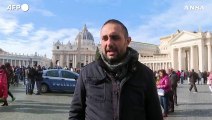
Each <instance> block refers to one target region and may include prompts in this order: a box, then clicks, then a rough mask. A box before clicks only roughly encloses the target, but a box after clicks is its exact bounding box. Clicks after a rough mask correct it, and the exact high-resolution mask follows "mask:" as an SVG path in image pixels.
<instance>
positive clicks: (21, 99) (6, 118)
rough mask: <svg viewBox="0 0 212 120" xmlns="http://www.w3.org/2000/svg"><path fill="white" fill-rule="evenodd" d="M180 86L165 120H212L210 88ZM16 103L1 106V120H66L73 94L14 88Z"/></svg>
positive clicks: (20, 87) (205, 86) (21, 87)
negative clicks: (194, 89) (27, 92)
mask: <svg viewBox="0 0 212 120" xmlns="http://www.w3.org/2000/svg"><path fill="white" fill-rule="evenodd" d="M188 88H189V85H179V87H178V104H179V106H176V107H175V112H174V113H170V114H169V117H167V118H166V119H165V120H212V94H211V93H210V92H209V89H208V86H207V85H197V88H198V93H193V92H189V91H188ZM11 90H12V93H13V94H14V95H15V97H16V100H15V101H14V102H11V98H10V97H8V100H9V102H10V105H9V106H8V107H1V106H0V120H67V118H68V110H69V107H70V102H71V97H72V94H69V93H65V94H64V93H47V94H43V95H25V92H24V87H23V86H19V87H12V88H11Z"/></svg>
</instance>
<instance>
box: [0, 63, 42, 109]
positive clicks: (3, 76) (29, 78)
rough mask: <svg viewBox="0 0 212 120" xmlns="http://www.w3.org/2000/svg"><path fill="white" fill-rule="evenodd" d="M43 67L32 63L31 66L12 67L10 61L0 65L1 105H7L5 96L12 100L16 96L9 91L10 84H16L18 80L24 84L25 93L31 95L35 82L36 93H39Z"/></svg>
mask: <svg viewBox="0 0 212 120" xmlns="http://www.w3.org/2000/svg"><path fill="white" fill-rule="evenodd" d="M43 70H45V67H42V68H41V66H40V65H38V66H37V65H34V66H33V67H30V66H28V67H18V66H17V67H12V66H11V65H10V63H5V64H4V65H1V66H0V99H1V101H2V102H3V104H2V106H8V102H7V97H8V95H9V96H10V97H11V99H12V101H14V100H15V99H16V98H15V97H14V96H13V94H12V93H11V92H10V90H9V88H10V85H14V86H18V85H19V82H20V81H23V84H24V85H25V86H26V94H29V95H32V94H33V91H34V86H35V83H36V87H37V93H35V94H36V95H41V80H42V74H43Z"/></svg>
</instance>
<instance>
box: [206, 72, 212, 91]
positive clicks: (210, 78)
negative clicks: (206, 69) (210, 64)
mask: <svg viewBox="0 0 212 120" xmlns="http://www.w3.org/2000/svg"><path fill="white" fill-rule="evenodd" d="M207 84H208V85H209V89H210V91H211V92H212V71H211V72H210V74H209V76H208V81H207Z"/></svg>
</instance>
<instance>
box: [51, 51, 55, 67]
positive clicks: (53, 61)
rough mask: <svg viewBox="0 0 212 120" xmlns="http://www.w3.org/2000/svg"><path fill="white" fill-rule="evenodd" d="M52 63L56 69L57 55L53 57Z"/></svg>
mask: <svg viewBox="0 0 212 120" xmlns="http://www.w3.org/2000/svg"><path fill="white" fill-rule="evenodd" d="M52 63H53V67H55V66H56V55H55V54H53V55H52Z"/></svg>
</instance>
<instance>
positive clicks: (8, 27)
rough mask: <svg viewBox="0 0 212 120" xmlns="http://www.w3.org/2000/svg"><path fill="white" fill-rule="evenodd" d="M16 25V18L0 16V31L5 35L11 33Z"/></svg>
mask: <svg viewBox="0 0 212 120" xmlns="http://www.w3.org/2000/svg"><path fill="white" fill-rule="evenodd" d="M17 27H18V23H17V21H16V20H6V19H3V18H0V33H3V34H5V35H8V34H11V33H13V32H14V31H15V29H16V28H17Z"/></svg>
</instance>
